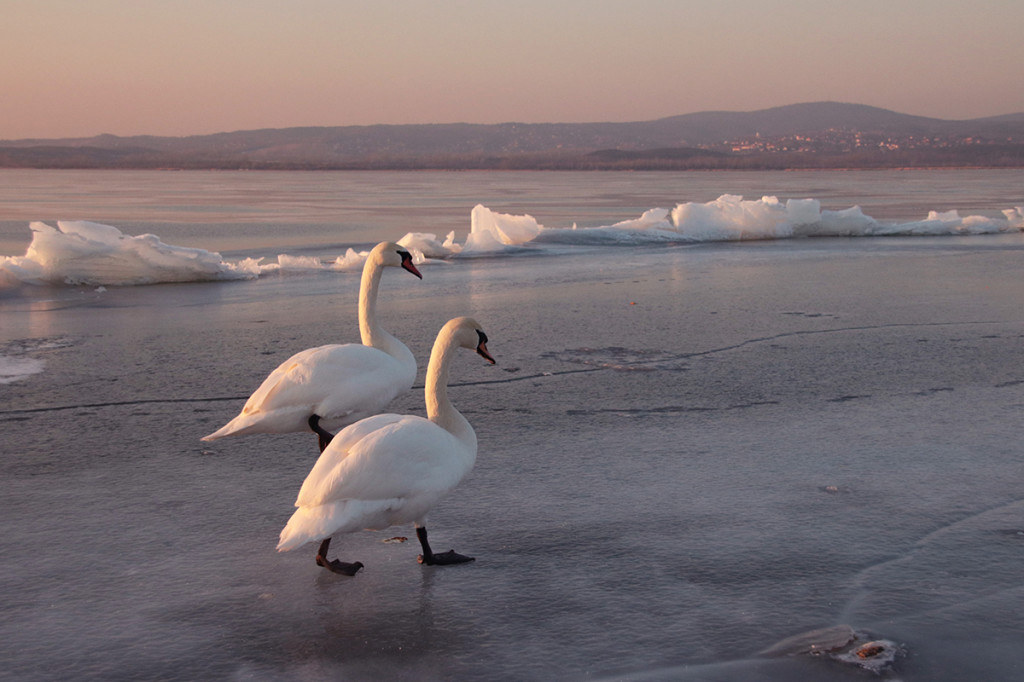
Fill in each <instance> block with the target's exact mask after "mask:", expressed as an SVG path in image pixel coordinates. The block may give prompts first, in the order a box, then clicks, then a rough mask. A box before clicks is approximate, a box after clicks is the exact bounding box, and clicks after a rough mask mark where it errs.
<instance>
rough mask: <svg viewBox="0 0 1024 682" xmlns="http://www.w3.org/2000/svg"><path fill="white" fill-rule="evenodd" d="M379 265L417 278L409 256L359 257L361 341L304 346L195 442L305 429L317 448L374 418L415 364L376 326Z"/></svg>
mask: <svg viewBox="0 0 1024 682" xmlns="http://www.w3.org/2000/svg"><path fill="white" fill-rule="evenodd" d="M386 267H400V268H402V269H404V270H407V271H408V272H410V273H412V274H413V275H415V276H416V277H419V278H420V279H422V278H423V276H422V275H421V274H420V272H419V270H418V269H417V268H416V266H415V265H414V264H413V260H412V255H411V254H410V253H409V251H408V250H406V249H404V248H403V247H401V246H399V245H398V244H396V243H394V242H381V243H380V244H378V245H377V246H375V247H374V248H373V249H372V250H371V251H370V253H369V254H368V255H367V257H366V263H365V264H364V265H363V272H362V278H361V280H360V286H359V331H360V338H361V340H362V342H363V343H361V344H358V343H346V344H328V345H325V346H317V347H315V348H307V349H306V350H304V351H300V352H298V353H296V354H295V355H293V356H291V357H290V358H288V359H287V360H285V361H284V362H282V363H281V364H280V365H279V366H278V367H277V369H275V370H274V371H273V372H271V373H270V374H269V375H268V376H267V378H266V379H264V380H263V383H262V384H261V385H260V387H259V388H257V389H256V391H255V392H253V394H252V395H251V396H249V399H248V400H247V401H246V403H245V406H244V407H243V408H242V411H241V412H240V413H239V414H238V415H237V416H236V417H235V418H234V419H232V420H231V421H229V422H228V423H227V424H225V425H224V426H223V427H221V428H220V429H219V430H217V431H214V432H213V433H211V434H209V435H207V436H204V437H203V438H202V440H206V441H209V440H216V439H218V438H223V437H225V436H239V435H244V434H248V433H290V432H295V431H305V430H308V429H312V430H313V431H314V432H315V433H316V434H317V436H318V437H319V440H320V449H321V451H322V450H323V448H324V447H326V444H327V443H328V442H330V439H331V437H332V435H331V432H330V431H329V430H328V429H331V428H340V427H342V426H344V425H346V424H351V423H352V422H355V421H358V420H359V419H362V418H365V417H368V416H370V415H373V414H377V413H378V412H380V411H381V410H382V409H384V408H385V407H386V406H387V404H388V403H390V402H391V401H392V400H394V398H395V397H396V396H397V395H398V394H399V393H402V392H403V391H407V390H409V388H411V387H412V384H413V381H415V380H416V358H415V357H414V356H413V354H412V352H410V351H409V349H408V348H407V347H406V346H405V344H403V343H402V342H401V341H399V340H398V339H396V338H395V337H394V336H392V335H391V334H389V333H388V332H386V331H385V330H384V329H383V328H382V327H381V326H380V323H379V322H378V321H377V290H378V289H379V287H380V278H381V274H382V272H383V270H384V268H386Z"/></svg>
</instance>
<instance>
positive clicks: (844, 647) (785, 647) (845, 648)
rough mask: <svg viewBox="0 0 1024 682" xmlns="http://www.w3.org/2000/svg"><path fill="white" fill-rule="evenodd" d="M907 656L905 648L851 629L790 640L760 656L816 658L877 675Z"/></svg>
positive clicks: (834, 628)
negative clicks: (851, 666)
mask: <svg viewBox="0 0 1024 682" xmlns="http://www.w3.org/2000/svg"><path fill="white" fill-rule="evenodd" d="M902 654H903V647H901V646H900V645H899V644H896V643H895V642H893V641H890V640H888V639H872V638H871V636H870V635H868V634H867V633H865V632H858V631H856V630H854V629H853V628H852V627H850V626H849V625H834V626H832V627H827V628H821V629H819V630H810V631H808V632H802V633H800V634H798V635H793V636H792V637H787V638H786V639H783V640H782V641H780V642H777V643H776V644H773V645H772V646H770V647H768V648H767V649H764V650H762V651H760V652H758V656H764V657H766V658H778V657H781V656H813V657H825V658H830V659H832V660H835V661H839V662H840V663H845V664H847V665H854V666H857V667H859V668H863V669H865V670H870V671H871V672H873V673H876V674H880V673H882V672H884V671H886V670H888V669H889V668H890V667H891V666H892V665H893V663H895V662H896V659H897V658H899V657H900V656H901V655H902Z"/></svg>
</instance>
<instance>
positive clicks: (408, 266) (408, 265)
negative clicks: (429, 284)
mask: <svg viewBox="0 0 1024 682" xmlns="http://www.w3.org/2000/svg"><path fill="white" fill-rule="evenodd" d="M401 253H402V268H403V269H405V270H408V271H409V272H411V273H412V274H414V275H416V276H417V277H419V278H420V279H423V275H421V274H420V271H419V270H417V269H416V266H415V265H413V262H412V254H410V253H409V252H407V251H403V252H401Z"/></svg>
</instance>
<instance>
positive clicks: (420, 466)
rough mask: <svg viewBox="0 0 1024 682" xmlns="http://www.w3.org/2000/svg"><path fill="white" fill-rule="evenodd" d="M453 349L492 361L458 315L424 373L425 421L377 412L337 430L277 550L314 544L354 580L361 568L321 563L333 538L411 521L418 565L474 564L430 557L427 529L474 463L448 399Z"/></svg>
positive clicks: (481, 339) (473, 446)
mask: <svg viewBox="0 0 1024 682" xmlns="http://www.w3.org/2000/svg"><path fill="white" fill-rule="evenodd" d="M458 348H469V349H472V350H475V351H476V352H477V353H478V354H479V355H480V356H482V357H483V358H484V359H486V360H487V361H488V362H490V363H492V364H493V363H494V358H493V357H491V354H490V353H489V352H488V350H487V335H486V334H484V332H483V330H482V329H481V328H480V325H479V323H477V322H476V321H475V320H473V319H472V318H468V317H460V318H455V319H453V320H450V321H449V322H448V323H447V324H445V326H444V327H442V329H441V331H440V332H439V333H438V335H437V339H436V341H435V342H434V347H433V350H432V351H431V354H430V363H429V366H428V368H427V381H426V386H425V388H424V397H425V401H426V407H427V418H423V417H419V416H415V415H401V414H378V415H375V416H373V417H368V418H366V419H363V420H361V421H358V422H356V423H354V424H350V425H349V426H347V427H345V428H344V429H342V430H341V431H340V432H338V434H337V435H335V436H334V438H333V439H332V440H331V442H330V444H329V445H327V447H326V448H325V449H324V451H323V452H322V454H321V455H320V458H319V459H318V460H317V462H316V464H314V465H313V468H312V470H311V471H310V472H309V475H308V476H307V477H306V480H305V481H303V483H302V487H301V489H300V490H299V495H298V498H297V499H296V501H295V506H296V507H297V509H296V511H295V513H294V514H292V517H291V518H290V519H289V520H288V523H287V524H286V525H285V527H284V529H282V531H281V537H280V540H279V542H278V545H277V549H278V551H288V550H291V549H295V548H297V547H300V546H302V545H304V544H306V543H307V542H313V541H315V540H320V541H321V544H320V547H319V550H318V551H317V555H316V563H317V565H319V566H323V567H324V568H327V569H328V570H330V571H333V572H335V573H340V574H343V575H355V574H356V572H357V571H359V569H360V568H362V566H363V564H362V563H360V562H358V561H357V562H354V563H345V562H341V561H339V560H338V559H333V560H328V559H327V551H328V548H329V546H330V542H331V537H332V536H333V535H335V534H340V533H353V532H356V531H360V530H364V529H378V530H379V529H383V528H387V527H389V526H393V525H397V524H402V523H409V522H412V523H413V524H414V525H415V527H416V536H417V538H418V539H419V541H420V546H421V548H422V549H423V554H421V555H420V557H419V561H420V563H424V564H428V565H447V564H458V563H465V562H468V561H472V560H473V558H472V557H468V556H464V555H462V554H458V553H456V552H455V551H454V550H452V551H448V552H443V553H440V554H435V553H434V552H433V551H432V550H431V548H430V543H429V542H428V541H427V529H426V517H427V513H428V512H429V511H430V509H432V508H433V507H434V505H436V504H437V502H438V501H439V500H440V499H441V498H442V497H444V496H445V495H446V494H447V493H448V492H449V491H451V490H452V489H453V488H455V486H457V485H458V484H459V482H460V481H462V479H463V478H464V477H465V476H466V474H468V473H469V471H470V470H471V469H472V468H473V464H474V463H475V461H476V452H477V439H476V433H475V432H474V431H473V427H472V426H471V425H470V424H469V422H468V421H467V420H466V418H465V417H464V416H463V415H462V414H461V413H460V412H459V411H458V410H456V409H455V407H454V405H452V403H451V400H449V398H448V387H447V384H448V373H449V367H450V365H451V362H452V359H453V356H454V354H455V351H456V349H458Z"/></svg>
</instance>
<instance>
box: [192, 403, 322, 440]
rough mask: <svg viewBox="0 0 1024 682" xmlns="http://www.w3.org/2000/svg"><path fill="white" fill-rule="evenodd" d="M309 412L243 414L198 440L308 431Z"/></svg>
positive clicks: (292, 410) (301, 408)
mask: <svg viewBox="0 0 1024 682" xmlns="http://www.w3.org/2000/svg"><path fill="white" fill-rule="evenodd" d="M310 414H311V410H310V409H309V408H307V407H306V406H298V407H294V408H291V409H287V410H273V411H271V412H245V411H244V410H243V411H242V413H241V414H238V415H237V416H235V418H234V419H232V420H231V421H229V422H228V423H227V424H225V425H224V426H222V427H220V428H219V429H217V430H216V431H214V432H213V433H211V434H208V435H206V436H203V437H202V438H200V439H199V440H217V439H218V438H224V437H226V436H245V435H247V434H250V433H295V432H298V431H309V424H308V423H307V419H308V418H309V415H310Z"/></svg>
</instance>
